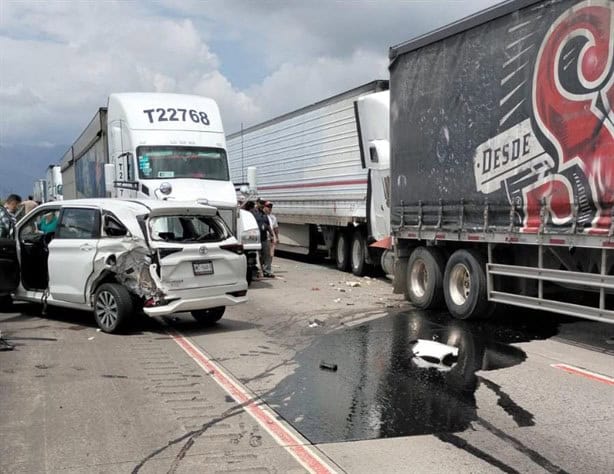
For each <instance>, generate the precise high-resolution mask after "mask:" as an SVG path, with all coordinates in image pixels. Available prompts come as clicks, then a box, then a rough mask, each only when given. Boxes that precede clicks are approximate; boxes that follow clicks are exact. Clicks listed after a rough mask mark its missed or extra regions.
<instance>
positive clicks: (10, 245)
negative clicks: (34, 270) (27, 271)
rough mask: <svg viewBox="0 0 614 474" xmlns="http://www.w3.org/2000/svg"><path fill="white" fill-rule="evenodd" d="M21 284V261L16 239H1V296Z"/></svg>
mask: <svg viewBox="0 0 614 474" xmlns="http://www.w3.org/2000/svg"><path fill="white" fill-rule="evenodd" d="M18 285H19V261H18V260H17V247H16V245H15V239H0V297H1V296H3V295H6V294H8V293H11V292H13V291H15V290H16V289H17V286H18Z"/></svg>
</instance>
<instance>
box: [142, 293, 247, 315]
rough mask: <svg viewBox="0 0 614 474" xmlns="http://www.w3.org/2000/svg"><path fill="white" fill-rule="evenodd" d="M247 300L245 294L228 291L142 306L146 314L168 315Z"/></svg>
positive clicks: (230, 304)
mask: <svg viewBox="0 0 614 474" xmlns="http://www.w3.org/2000/svg"><path fill="white" fill-rule="evenodd" d="M245 302H247V296H233V295H231V294H230V293H225V294H222V295H214V296H206V297H198V298H179V299H176V300H174V301H171V302H169V303H168V304H165V305H161V306H152V307H149V308H143V311H144V312H145V314H147V315H148V316H168V315H169V314H173V313H180V312H182V311H195V310H199V309H209V308H215V307H217V306H234V305H236V304H241V303H245Z"/></svg>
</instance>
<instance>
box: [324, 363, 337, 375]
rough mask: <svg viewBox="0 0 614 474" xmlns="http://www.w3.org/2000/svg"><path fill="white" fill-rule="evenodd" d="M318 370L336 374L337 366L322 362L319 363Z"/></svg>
mask: <svg viewBox="0 0 614 474" xmlns="http://www.w3.org/2000/svg"><path fill="white" fill-rule="evenodd" d="M320 368H321V369H324V370H330V371H332V372H336V371H337V364H333V363H330V362H325V361H322V362H320Z"/></svg>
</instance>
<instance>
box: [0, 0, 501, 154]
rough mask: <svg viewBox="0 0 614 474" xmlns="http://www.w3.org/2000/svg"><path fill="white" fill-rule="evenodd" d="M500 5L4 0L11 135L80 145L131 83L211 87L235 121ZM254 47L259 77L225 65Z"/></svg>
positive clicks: (147, 87) (4, 113)
mask: <svg viewBox="0 0 614 474" xmlns="http://www.w3.org/2000/svg"><path fill="white" fill-rule="evenodd" d="M492 3H494V1H493V0H476V1H472V2H468V1H467V2H460V1H456V0H441V1H412V2H392V1H384V0H383V1H381V2H370V1H358V0H356V1H353V2H351V3H349V2H329V1H325V0H312V1H310V2H307V3H306V2H303V1H298V0H290V1H266V2H254V1H238V0H235V1H214V0H212V1H207V2H202V1H193V2H186V1H183V0H182V1H180V2H171V1H169V2H163V3H157V2H156V3H151V2H109V1H105V2H31V3H26V2H7V1H3V2H2V3H1V6H0V8H2V11H1V14H0V74H1V75H0V144H5V145H6V144H12V143H22V142H24V141H27V142H28V143H34V142H50V143H58V144H62V143H63V144H69V143H71V142H72V141H73V140H74V139H75V138H76V136H77V135H78V134H79V132H80V131H81V129H82V128H83V127H84V126H85V125H86V124H87V122H88V121H89V120H90V119H91V117H92V116H93V115H94V113H95V111H96V109H97V108H98V107H100V106H103V105H105V104H106V98H107V97H108V95H109V94H110V93H112V92H122V91H164V92H183V93H196V94H201V95H206V96H211V97H213V98H215V99H216V100H217V101H218V103H219V105H220V108H221V111H222V114H223V118H224V122H225V124H226V128H227V130H228V131H235V130H237V129H238V128H239V127H240V124H241V122H243V124H244V125H245V126H249V125H253V124H255V123H257V122H258V121H261V120H264V119H267V118H271V117H273V116H275V115H278V114H282V113H285V112H288V111H290V110H292V109H294V108H296V107H300V106H303V105H307V104H309V103H312V102H315V101H317V100H321V99H323V98H325V97H328V96H330V95H332V94H335V93H339V92H341V91H343V90H345V89H348V88H351V87H355V86H357V85H360V84H362V83H365V82H369V81H371V80H374V79H380V78H387V75H388V74H387V69H386V67H387V64H388V60H387V52H388V47H389V46H390V45H392V44H395V43H398V42H400V41H403V40H406V39H409V38H410V37H412V36H415V35H416V34H419V33H421V32H424V31H426V30H427V29H430V28H432V27H434V26H437V25H440V24H442V23H444V22H446V21H448V20H450V19H453V18H456V17H459V16H462V14H463V13H459V12H460V11H461V10H462V11H464V13H467V12H469V11H472V10H475V9H478V8H481V7H484V6H486V5H488V4H492ZM221 44H225V45H226V46H227V45H228V44H232V45H233V46H234V47H236V48H238V50H236V54H233V52H232V51H225V56H224V58H220V57H218V56H217V54H216V53H215V50H214V48H215V46H216V45H217V46H220V45H221ZM246 56H247V57H249V58H251V59H253V60H254V61H255V62H256V63H257V64H258V65H259V66H258V67H260V77H259V79H258V80H257V81H253V80H252V81H250V80H247V81H246V80H241V81H239V80H238V76H237V77H232V76H228V77H227V76H225V75H224V74H223V72H222V70H223V69H222V68H221V60H222V59H223V60H224V61H225V62H226V63H228V62H232V61H240V60H241V59H240V58H243V57H246ZM236 69H237V70H238V71H239V72H237V73H236V74H240V69H241V68H240V64H239V67H237V68H236ZM238 82H240V83H243V84H246V83H247V84H252V85H251V86H249V87H247V88H244V89H240V88H238V87H237V86H236V85H235V84H236V83H238Z"/></svg>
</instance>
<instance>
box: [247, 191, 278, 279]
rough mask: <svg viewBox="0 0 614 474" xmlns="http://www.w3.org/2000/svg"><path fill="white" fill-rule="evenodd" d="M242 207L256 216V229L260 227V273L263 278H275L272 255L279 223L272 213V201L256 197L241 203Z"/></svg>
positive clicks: (276, 240) (276, 242)
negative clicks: (253, 199) (255, 199)
mask: <svg viewBox="0 0 614 474" xmlns="http://www.w3.org/2000/svg"><path fill="white" fill-rule="evenodd" d="M242 207H243V209H245V210H246V211H250V212H251V213H252V214H253V215H254V217H255V218H256V222H257V223H258V229H260V244H261V245H262V249H261V250H260V266H261V270H262V275H263V276H264V277H265V278H275V275H274V274H273V269H272V265H273V255H275V247H276V245H277V244H278V243H279V225H278V224H277V218H276V217H275V215H274V214H273V203H272V202H271V201H265V200H263V199H258V200H257V201H256V202H254V201H246V202H245V203H243V205H242Z"/></svg>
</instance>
